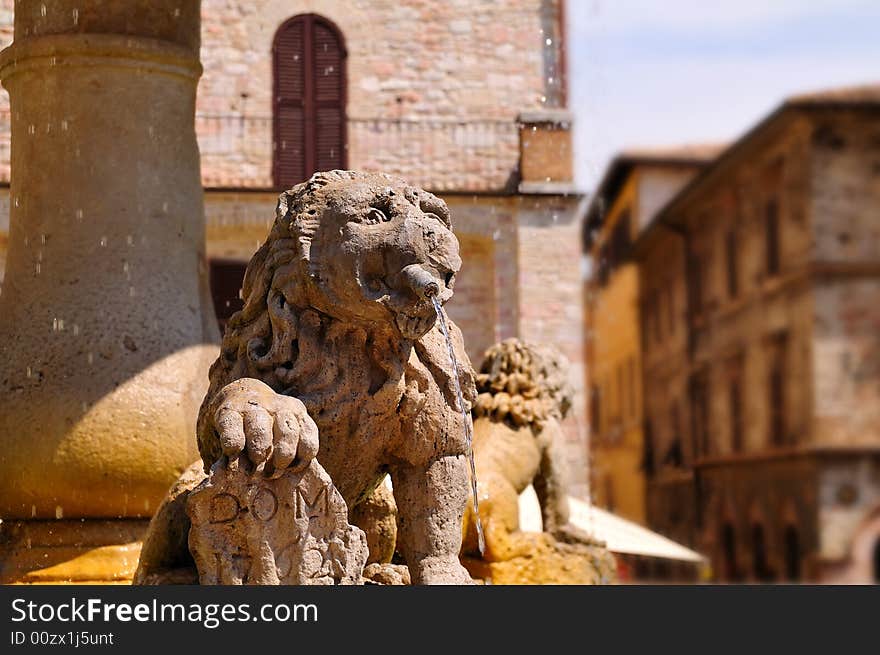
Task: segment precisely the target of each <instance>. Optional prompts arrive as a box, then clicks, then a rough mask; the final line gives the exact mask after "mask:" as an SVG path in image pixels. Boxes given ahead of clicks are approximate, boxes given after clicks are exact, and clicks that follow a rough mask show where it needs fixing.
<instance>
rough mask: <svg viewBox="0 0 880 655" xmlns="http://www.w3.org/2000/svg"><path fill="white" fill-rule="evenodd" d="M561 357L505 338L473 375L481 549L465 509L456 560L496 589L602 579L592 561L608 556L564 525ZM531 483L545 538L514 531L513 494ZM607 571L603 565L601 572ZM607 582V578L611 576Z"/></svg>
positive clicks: (565, 396)
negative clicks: (498, 586)
mask: <svg viewBox="0 0 880 655" xmlns="http://www.w3.org/2000/svg"><path fill="white" fill-rule="evenodd" d="M568 375H569V371H568V365H567V362H566V361H565V358H564V357H563V356H562V355H561V354H560V353H558V352H556V351H555V350H554V349H552V348H550V347H548V346H537V345H534V344H530V343H527V342H523V341H520V340H519V339H507V340H505V341H502V342H501V343H499V344H496V345H495V346H493V347H492V348H490V349H489V350H487V351H486V355H485V359H484V361H483V364H482V366H481V368H480V373H479V374H478V375H477V389H478V391H479V392H480V395H479V396H478V398H477V402H476V405H475V408H474V416H475V417H476V419H475V421H474V457H475V460H476V467H477V476H478V479H479V485H480V519H481V522H482V524H483V531H484V533H485V537H486V549H485V552H484V553H483V555H482V557H480V554H479V551H478V548H477V538H476V529H475V525H474V523H475V522H474V517H473V512H472V510H471V508H470V507H468V510H467V512H466V515H465V523H464V527H463V531H464V534H465V539H464V544H463V555H464V556H465V557H464V558H463V561H464V562H465V565H466V566H467V568H468V570H469V571H470V572H471V574H474V575H478V576H480V577H485V578H487V579H491V580H492V582H493V583H496V584H561V583H563V582H568V583H571V584H595V583H598V582H600V581H607V580H608V579H610V578H609V576H608V575H606V574H605V573H604V572H603V571H604V568H602V567H599V566H597V564H596V561H594V560H596V557H598V556H600V555H601V557H603V558H606V559H608V560H610V562H611V565H610V569H611V570H612V571H613V569H614V565H613V557H612V556H611V555H610V554H609V553H607V551H605V550H604V548H602V546H601V544H597V543H596V542H595V541H594V540H592V539H591V538H590V537H589V536H588V535H585V534H583V533H581V532H580V531H579V530H577V529H576V528H574V527H573V526H571V525H570V524H569V522H568V516H569V514H568V500H567V497H568V494H567V491H566V484H565V478H564V474H563V471H562V458H561V457H560V456H559V454H558V452H557V448H558V447H559V445H560V442H561V440H562V433H561V429H560V425H559V422H560V421H561V420H562V419H563V418H564V416H565V414H566V413H567V412H568V410H569V407H570V406H571V395H572V387H571V385H570V384H569V382H568ZM530 484H533V485H534V487H535V491H536V493H537V495H538V500H539V501H540V504H541V514H542V518H543V524H544V532H541V533H533V532H522V531H520V529H519V495H520V493H522V491H523V490H524V489H525V488H526V487H527V486H528V485H530ZM605 568H607V567H605ZM610 577H613V576H610Z"/></svg>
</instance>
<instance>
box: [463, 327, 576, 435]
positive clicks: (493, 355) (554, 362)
mask: <svg viewBox="0 0 880 655" xmlns="http://www.w3.org/2000/svg"><path fill="white" fill-rule="evenodd" d="M476 382H477V392H478V393H479V396H478V397H477V402H476V405H475V406H474V416H475V417H476V418H479V417H481V416H486V417H488V418H490V419H492V420H495V421H507V422H510V423H512V424H513V425H514V426H517V427H519V426H523V425H533V426H535V427H536V428H538V429H540V428H541V427H542V426H543V424H544V422H546V421H547V420H548V419H550V418H555V419H556V420H562V419H563V418H564V417H565V415H566V414H567V413H568V410H569V409H570V407H571V401H572V397H573V393H574V392H573V389H572V387H571V385H570V383H569V382H568V361H567V360H566V359H565V357H564V356H563V355H562V354H561V353H559V352H558V351H557V350H556V349H554V348H552V347H550V346H537V345H534V344H531V343H528V342H525V341H520V340H519V339H506V340H504V341H502V342H500V343H497V344H495V345H494V346H492V347H491V348H489V349H488V350H487V351H486V352H485V354H484V356H483V363H482V366H481V367H480V371H479V373H478V374H477V380H476Z"/></svg>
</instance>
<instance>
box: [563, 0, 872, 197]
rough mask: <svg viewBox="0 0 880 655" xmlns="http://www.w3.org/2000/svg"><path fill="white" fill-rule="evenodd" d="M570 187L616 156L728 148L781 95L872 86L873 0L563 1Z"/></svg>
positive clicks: (590, 183)
mask: <svg viewBox="0 0 880 655" xmlns="http://www.w3.org/2000/svg"><path fill="white" fill-rule="evenodd" d="M567 13H568V16H567V18H568V27H567V30H568V58H569V59H568V70H569V108H570V109H572V111H573V112H574V115H575V135H574V139H575V157H576V173H575V175H576V183H577V185H578V187H579V188H580V189H583V190H587V191H589V190H592V189H593V188H594V186H595V184H596V182H597V181H598V179H599V178H600V177H601V175H602V172H603V170H604V168H605V166H606V165H607V163H608V161H609V160H610V158H611V157H613V156H614V154H615V153H616V152H617V151H619V150H620V149H623V148H628V147H632V146H654V145H656V146H668V145H675V144H682V143H718V142H725V141H730V140H732V139H735V138H736V137H737V136H739V135H741V134H743V133H744V132H745V131H746V130H747V129H748V128H749V127H750V126H752V125H753V124H755V123H756V122H757V121H759V120H760V119H761V118H762V117H763V116H764V115H766V114H767V113H769V112H770V111H772V110H773V109H774V108H775V107H776V106H777V105H778V104H779V103H780V102H781V101H782V100H783V99H784V98H785V97H786V96H789V95H792V94H796V93H802V92H807V91H816V90H821V89H826V88H832V87H836V86H849V85H854V84H865V83H871V82H876V83H880V0H716V1H710V2H707V1H705V0H702V1H701V0H568V3H567Z"/></svg>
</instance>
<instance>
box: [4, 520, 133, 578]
mask: <svg viewBox="0 0 880 655" xmlns="http://www.w3.org/2000/svg"><path fill="white" fill-rule="evenodd" d="M148 523H149V521H147V520H146V519H143V520H141V519H121V520H104V519H85V520H58V521H51V520H45V521H3V522H2V523H0V584H13V583H21V584H130V583H131V580H132V577H133V576H134V572H135V568H136V567H137V563H138V556H139V555H140V551H141V539H142V538H143V536H144V533H145V532H146V530H147V525H148Z"/></svg>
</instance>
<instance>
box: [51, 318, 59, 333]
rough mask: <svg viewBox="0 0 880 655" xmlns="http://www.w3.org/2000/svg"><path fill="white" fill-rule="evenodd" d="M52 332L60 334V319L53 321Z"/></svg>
mask: <svg viewBox="0 0 880 655" xmlns="http://www.w3.org/2000/svg"><path fill="white" fill-rule="evenodd" d="M52 332H58V319H57V318H53V319H52Z"/></svg>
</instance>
